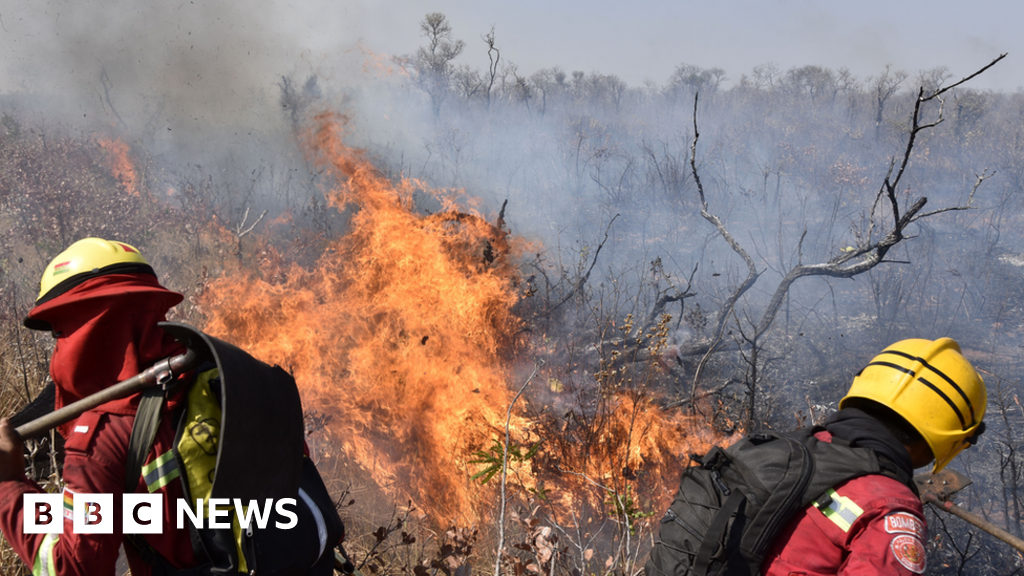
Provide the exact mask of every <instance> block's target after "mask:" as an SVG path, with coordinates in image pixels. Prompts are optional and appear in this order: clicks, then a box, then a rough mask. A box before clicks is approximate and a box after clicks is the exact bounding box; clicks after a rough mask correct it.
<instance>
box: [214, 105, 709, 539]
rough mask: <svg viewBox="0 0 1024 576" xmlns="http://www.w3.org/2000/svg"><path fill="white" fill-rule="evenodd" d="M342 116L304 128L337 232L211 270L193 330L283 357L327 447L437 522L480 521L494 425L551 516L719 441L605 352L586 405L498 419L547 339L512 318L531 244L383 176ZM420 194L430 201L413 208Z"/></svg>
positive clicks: (492, 467)
mask: <svg viewBox="0 0 1024 576" xmlns="http://www.w3.org/2000/svg"><path fill="white" fill-rule="evenodd" d="M345 129H346V120H345V118H344V117H341V116H338V115H334V114H322V115H320V116H317V117H316V118H315V119H314V121H313V123H312V126H311V128H310V129H309V131H308V134H307V139H306V142H308V146H309V149H308V153H309V154H310V156H311V158H312V160H313V164H314V165H315V166H317V167H318V168H320V169H322V170H324V171H326V173H327V177H326V178H325V182H326V183H327V185H326V186H327V187H328V189H327V190H325V194H326V196H327V198H328V201H329V202H330V203H331V205H332V206H334V207H335V208H337V209H339V210H348V211H350V214H351V216H350V221H349V222H350V224H349V226H350V229H349V231H348V232H347V233H346V234H345V235H343V236H341V237H339V238H336V239H334V240H333V241H331V242H330V243H329V244H328V246H327V247H326V249H325V250H324V252H323V254H322V256H321V257H320V258H319V259H318V260H317V261H316V263H315V264H314V265H313V266H312V267H311V268H310V269H308V270H307V269H303V268H300V267H299V266H296V265H290V266H287V267H284V266H283V265H282V269H279V270H261V271H259V272H260V273H259V274H256V273H252V274H245V275H241V274H231V275H225V276H222V277H221V278H218V279H216V280H214V281H213V282H211V283H210V285H209V286H208V287H207V289H206V291H205V293H204V295H203V299H202V301H201V302H202V303H201V306H202V309H203V311H204V313H205V314H206V316H207V318H208V319H209V321H208V323H207V324H206V330H208V331H209V332H210V333H211V334H214V335H217V336H218V337H221V338H224V339H227V340H229V341H232V342H236V343H238V344H239V345H241V346H242V347H244V348H245V349H247V350H249V351H250V352H251V353H253V354H254V355H256V356H257V357H260V358H264V359H266V360H267V361H270V362H274V363H277V364H280V365H281V366H284V367H286V368H287V369H288V370H290V371H291V372H292V373H293V374H294V375H295V378H296V380H297V381H298V382H299V383H300V387H301V388H302V391H303V394H304V401H305V405H306V406H307V409H310V410H314V411H316V412H318V413H321V414H323V415H326V416H328V417H329V424H328V425H327V433H326V438H325V439H324V440H323V441H322V442H321V443H320V446H319V448H320V450H321V451H323V453H324V454H323V456H324V458H332V457H345V458H348V459H351V460H352V461H353V462H355V463H356V464H357V465H358V468H359V470H360V471H361V472H363V473H365V474H367V475H369V476H370V477H372V478H373V480H374V482H375V483H376V485H377V486H379V487H381V488H382V489H383V490H385V491H386V492H387V493H388V494H389V495H390V496H392V497H393V498H395V499H396V500H397V501H406V500H409V501H411V502H412V504H413V505H414V506H415V507H417V508H418V509H419V510H420V511H422V512H423V513H426V515H427V516H429V517H430V518H431V519H432V521H433V522H435V523H438V524H441V525H447V524H449V523H455V524H458V525H478V524H479V523H481V522H485V521H489V520H491V519H493V517H494V508H495V505H496V502H497V501H496V496H495V492H494V490H493V487H494V486H495V485H496V484H497V482H496V481H495V482H489V481H490V480H492V479H496V478H500V476H501V475H502V474H503V470H502V469H503V466H504V462H503V458H502V456H503V452H504V451H505V440H504V439H505V434H506V427H507V429H508V434H509V438H510V442H509V448H508V452H507V453H508V455H509V458H508V463H507V465H508V467H509V468H508V471H507V474H508V475H509V476H510V477H511V478H512V479H513V484H514V485H515V488H516V490H520V491H522V494H524V495H526V496H528V497H530V496H531V495H532V498H533V499H536V500H538V501H542V502H548V503H551V505H552V506H553V509H552V512H551V513H552V514H554V515H557V517H559V518H568V517H569V515H570V514H571V513H572V511H573V510H574V509H576V508H578V507H579V505H580V504H583V503H587V504H589V505H590V507H591V511H590V512H589V514H591V515H592V514H594V513H597V514H599V515H600V516H602V517H605V516H607V515H608V513H609V511H608V510H606V509H605V500H609V499H611V500H612V501H614V499H615V498H616V497H617V496H621V495H626V494H630V495H631V496H630V498H633V499H636V498H638V497H637V496H635V494H636V493H637V492H638V490H637V489H636V488H633V487H632V485H633V484H634V483H635V481H636V480H637V479H638V478H639V477H642V478H643V479H644V481H643V482H642V486H643V488H644V489H643V490H642V492H644V493H652V494H660V495H663V496H667V495H668V494H669V492H668V486H670V485H671V481H669V483H668V484H667V485H666V483H664V482H663V481H662V480H663V479H666V478H669V479H670V478H672V477H673V476H674V475H675V473H676V472H677V471H678V462H677V458H676V454H678V453H679V451H680V450H685V449H686V447H687V446H688V445H690V444H693V446H692V449H693V450H694V451H700V450H701V449H702V448H705V447H706V446H707V445H708V442H709V441H711V440H714V439H717V438H716V437H715V436H714V435H701V440H700V441H698V442H692V441H690V440H689V439H688V437H689V436H691V434H693V431H692V430H691V426H690V425H689V424H688V421H687V420H686V419H684V418H682V417H680V416H673V415H672V414H671V413H667V412H664V411H662V410H659V409H658V408H657V406H656V405H655V404H654V403H653V402H652V398H651V394H652V393H653V390H648V389H647V388H646V387H645V385H646V384H647V383H648V382H647V381H650V380H651V376H652V374H638V375H637V378H638V381H637V382H636V383H635V384H636V385H633V382H632V379H631V377H629V376H626V375H619V374H617V372H616V369H615V368H613V367H611V366H609V367H608V369H607V370H606V371H604V372H602V373H600V374H597V375H596V377H595V378H596V380H597V381H598V384H597V386H596V388H597V398H596V400H597V402H598V409H597V410H595V411H593V413H572V411H571V410H570V414H568V415H565V417H561V418H560V417H556V416H554V415H552V414H550V413H546V412H545V411H544V410H543V407H536V406H529V404H530V403H529V402H527V401H524V402H522V403H520V404H518V405H516V406H515V407H514V409H513V410H512V413H511V417H510V418H507V414H506V412H507V410H508V408H509V405H510V403H511V401H512V399H513V392H512V391H511V389H510V384H514V380H515V379H516V378H517V377H520V376H521V375H522V373H523V370H524V368H523V364H524V360H523V358H528V357H531V356H533V357H537V354H538V353H543V351H541V350H537V349H536V347H535V346H533V345H532V344H531V341H530V337H529V336H530V335H529V333H528V332H526V330H525V329H526V322H525V320H524V319H523V318H522V317H521V316H520V315H518V314H517V304H519V303H520V301H521V300H522V299H523V298H525V297H526V290H527V287H526V284H525V283H524V281H523V280H522V278H521V270H520V264H521V262H522V260H523V254H524V253H525V252H526V251H527V250H528V249H534V250H535V249H536V247H531V246H529V245H528V244H527V243H526V242H525V241H524V240H522V239H520V238H517V237H516V236H514V235H512V234H510V233H509V232H508V231H507V230H505V229H504V222H503V218H502V216H500V215H499V216H498V217H497V219H495V220H494V223H491V222H489V221H488V220H487V219H486V218H484V217H483V216H481V215H480V214H478V213H476V212H474V211H471V210H469V209H467V208H466V207H465V206H466V205H467V203H465V202H464V203H462V204H459V203H457V202H456V200H457V199H458V195H459V192H458V191H450V190H437V189H431V188H429V187H427V186H425V185H424V184H423V183H421V182H417V181H415V180H410V179H404V178H403V179H399V180H397V181H394V182H393V181H390V180H388V179H385V178H383V177H382V176H381V174H380V172H379V171H378V170H377V169H376V168H375V167H374V166H373V165H372V164H371V163H370V162H369V161H368V160H367V158H366V157H365V153H364V152H362V151H360V150H356V149H353V148H351V147H349V146H346V145H345V144H344V143H343V135H344V130H345ZM420 198H429V199H432V200H434V201H435V202H436V203H437V205H439V206H440V209H439V210H438V211H436V212H427V211H424V210H422V209H421V208H418V203H422V202H423V200H422V199H420ZM418 199H419V200H418ZM666 324H667V321H666V322H663V323H662V326H661V327H660V331H659V332H652V333H650V334H649V335H647V336H648V338H649V340H650V346H651V347H654V348H659V347H664V345H665V344H664V342H665V339H666V332H667V328H666ZM631 330H632V327H631V326H628V325H627V326H626V327H624V331H625V332H629V331H631ZM644 378H646V380H647V381H642V380H643V379H644ZM535 379H537V380H541V381H544V380H548V381H549V382H550V383H549V385H548V386H549V394H552V393H553V394H554V396H555V397H559V396H565V395H568V394H570V393H571V392H570V390H567V389H565V388H560V387H561V384H556V380H555V379H554V376H551V375H549V374H548V373H547V371H546V370H543V369H542V370H541V371H540V372H539V373H538V376H537V377H536V378H535ZM627 380H629V381H628V382H627ZM588 388H591V387H589V386H588ZM563 402H564V400H563ZM594 488H598V491H597V492H595V491H594ZM591 494H595V496H594V497H593V498H591V497H590V495H591ZM588 500H590V501H589V502H588ZM655 501H656V502H659V503H660V499H655ZM630 505H631V506H634V507H637V509H636V511H639V508H638V506H639V504H638V503H636V502H633V503H631V504H630ZM620 506H621V505H620ZM614 510H615V508H614V505H613V506H612V508H611V511H612V512H614Z"/></svg>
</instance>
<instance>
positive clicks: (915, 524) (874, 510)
mask: <svg viewBox="0 0 1024 576" xmlns="http://www.w3.org/2000/svg"><path fill="white" fill-rule="evenodd" d="M870 506H871V507H870V508H868V509H865V510H864V512H863V514H861V515H860V517H859V518H858V519H857V521H856V522H854V524H853V526H852V527H851V529H850V539H849V541H848V548H847V549H848V551H849V554H848V555H847V557H846V561H845V562H844V563H843V566H842V568H841V569H840V570H839V574H840V576H853V575H858V576H871V575H876V574H877V575H879V576H882V575H886V576H890V575H896V574H899V575H901V576H911V575H914V574H923V573H924V572H925V569H926V555H925V544H924V543H925V542H926V541H927V539H928V532H927V527H926V524H925V521H924V518H923V514H924V510H923V507H922V506H921V503H920V501H916V500H911V501H908V500H905V499H902V498H899V499H896V498H893V499H886V500H882V501H876V502H873V503H871V505H870Z"/></svg>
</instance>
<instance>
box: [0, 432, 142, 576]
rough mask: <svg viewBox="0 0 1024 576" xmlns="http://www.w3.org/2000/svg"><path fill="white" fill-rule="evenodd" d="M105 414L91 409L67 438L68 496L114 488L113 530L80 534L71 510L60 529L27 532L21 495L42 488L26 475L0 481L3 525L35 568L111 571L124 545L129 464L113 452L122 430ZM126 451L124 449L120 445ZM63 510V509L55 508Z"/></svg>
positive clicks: (102, 574) (74, 575) (83, 573)
mask: <svg viewBox="0 0 1024 576" xmlns="http://www.w3.org/2000/svg"><path fill="white" fill-rule="evenodd" d="M107 424H108V422H107V417H106V415H103V414H99V413H95V412H87V413H85V414H83V415H82V416H81V417H79V419H78V421H77V422H76V423H75V426H74V427H73V428H72V430H73V431H72V432H71V435H70V437H69V438H68V439H67V442H66V444H65V450H66V456H65V458H64V473H63V477H64V482H65V486H66V488H65V497H67V496H68V495H69V494H70V493H85V494H113V496H114V509H113V510H112V511H110V514H111V515H112V516H113V521H114V530H113V534H75V533H74V531H73V530H72V520H71V516H70V513H68V514H63V516H64V519H63V523H64V532H63V533H62V534H60V535H52V536H51V535H46V534H25V533H24V526H23V516H22V514H23V508H24V506H23V502H22V497H23V495H24V494H26V493H39V492H41V490H40V488H39V486H38V485H36V484H35V483H33V482H30V481H28V480H25V479H21V480H10V481H7V482H3V483H0V530H2V531H3V533H4V537H5V538H6V539H7V541H8V542H9V543H10V544H11V547H12V548H14V550H15V552H17V554H18V556H20V557H21V559H22V560H23V561H25V563H26V564H27V565H28V566H29V567H30V568H32V569H33V573H34V574H49V575H51V576H112V575H113V574H114V566H115V563H116V562H117V554H118V549H119V548H120V546H121V540H122V536H121V534H122V531H121V500H122V497H123V494H124V475H125V470H124V464H120V465H118V464H117V463H116V459H113V458H111V455H112V453H116V448H115V447H114V446H115V445H116V444H118V443H123V444H125V445H127V438H123V439H120V438H118V437H117V436H118V433H119V432H121V431H113V430H111V429H110V428H109V427H108V426H107ZM121 451H122V452H123V449H122V450H121ZM54 513H55V514H59V515H61V514H62V511H61V510H56V511H54Z"/></svg>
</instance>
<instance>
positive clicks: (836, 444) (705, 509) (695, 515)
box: [644, 427, 916, 576]
mask: <svg viewBox="0 0 1024 576" xmlns="http://www.w3.org/2000/svg"><path fill="white" fill-rule="evenodd" d="M820 430H823V428H821V427H815V428H805V429H801V430H797V431H795V432H788V433H778V432H772V431H764V432H758V433H755V434H750V435H749V436H747V437H746V438H744V439H742V440H740V441H739V442H737V443H736V444H733V445H732V446H730V447H728V448H725V449H722V448H720V447H715V448H712V449H711V450H710V451H709V452H708V453H707V454H706V455H704V456H703V457H699V456H696V455H693V456H691V459H693V460H694V461H695V462H697V463H698V465H697V466H692V467H690V468H687V469H686V470H685V471H684V472H683V475H682V479H681V480H680V482H679V493H678V494H677V495H676V498H675V501H674V502H673V503H672V505H671V506H670V507H669V509H668V512H666V513H665V517H664V518H663V519H662V520H661V529H660V532H659V538H658V541H656V542H655V544H654V548H653V549H652V550H651V554H650V557H649V559H648V560H647V564H646V565H645V566H644V571H645V572H646V575H647V576H698V575H699V576H705V575H730V576H732V575H750V576H756V575H758V574H760V573H761V564H762V563H763V561H764V557H765V554H766V553H767V552H768V549H769V547H770V546H771V545H772V543H773V541H774V540H775V538H776V536H777V535H778V534H779V533H780V532H781V531H782V529H783V528H785V526H786V524H787V523H788V522H789V520H790V519H791V518H792V517H793V515H794V514H796V513H797V512H798V511H800V510H803V509H804V508H806V507H807V506H808V505H810V504H811V503H812V502H815V501H818V502H824V501H826V500H828V499H829V497H828V496H827V491H828V489H829V488H832V487H834V486H835V485H836V484H839V483H841V482H843V481H845V480H849V479H851V478H855V477H858V476H864V475H866V474H885V475H887V476H890V477H892V478H895V479H897V480H899V481H900V482H902V483H904V484H907V485H908V486H910V487H911V489H914V487H913V482H912V480H911V477H910V475H909V474H908V473H907V472H905V471H903V470H902V469H900V468H899V467H898V466H896V465H895V464H894V463H893V462H891V461H889V460H888V459H887V458H885V457H879V456H878V455H877V454H876V453H875V451H874V450H871V449H869V448H862V447H851V446H850V445H849V443H848V442H846V441H844V440H842V439H839V438H834V437H833V439H832V442H831V443H830V442H822V441H819V440H818V439H817V438H815V437H814V434H815V433H816V432H818V431H820ZM915 492H916V491H915Z"/></svg>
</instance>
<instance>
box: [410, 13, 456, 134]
mask: <svg viewBox="0 0 1024 576" xmlns="http://www.w3.org/2000/svg"><path fill="white" fill-rule="evenodd" d="M420 30H421V31H422V32H423V36H424V37H425V38H426V39H427V45H426V46H422V47H420V49H419V50H417V51H416V56H415V58H414V59H413V60H412V63H411V64H412V68H413V69H414V71H415V75H416V83H417V85H419V87H420V89H422V90H423V91H424V92H426V93H427V95H428V96H430V105H431V110H432V111H433V112H434V118H438V117H439V116H440V115H441V105H442V104H444V101H445V98H446V97H447V96H448V89H449V86H450V85H451V81H452V75H453V73H454V71H455V69H454V66H453V65H452V60H455V59H456V58H458V57H459V55H460V54H462V50H463V49H464V48H465V47H466V43H465V42H463V41H462V40H456V39H454V38H453V37H452V26H451V24H449V23H448V18H447V17H446V16H445V15H444V14H442V13H440V12H431V13H429V14H427V15H426V16H425V17H424V18H423V20H421V21H420Z"/></svg>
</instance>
